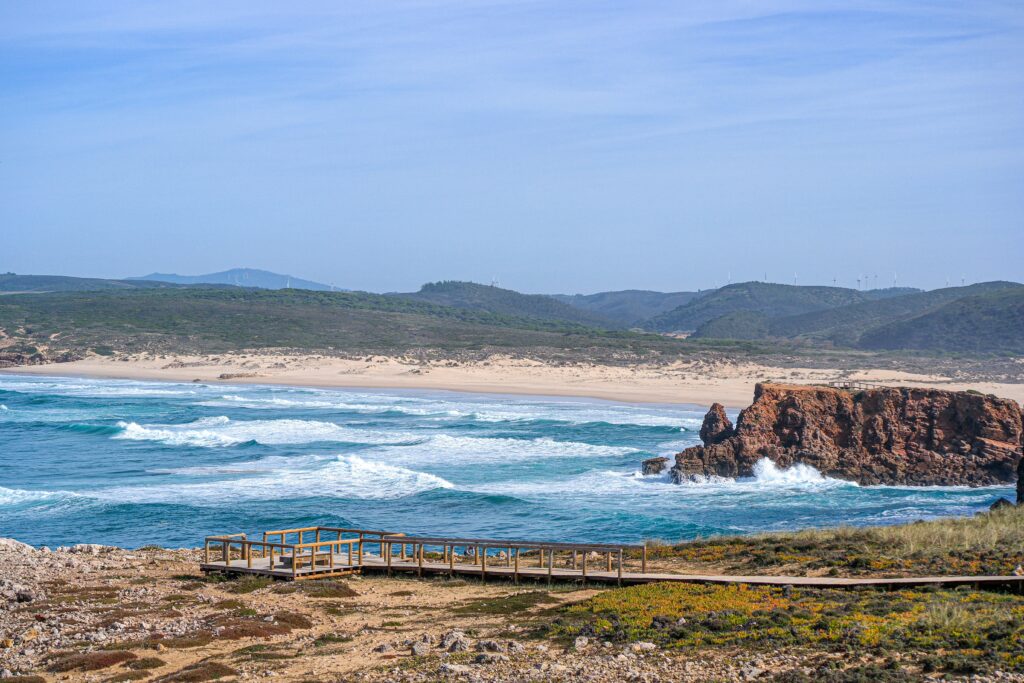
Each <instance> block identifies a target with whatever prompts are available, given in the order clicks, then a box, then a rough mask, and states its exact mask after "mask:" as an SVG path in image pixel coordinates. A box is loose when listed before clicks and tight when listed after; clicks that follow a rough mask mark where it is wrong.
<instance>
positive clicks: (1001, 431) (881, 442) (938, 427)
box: [671, 384, 1024, 497]
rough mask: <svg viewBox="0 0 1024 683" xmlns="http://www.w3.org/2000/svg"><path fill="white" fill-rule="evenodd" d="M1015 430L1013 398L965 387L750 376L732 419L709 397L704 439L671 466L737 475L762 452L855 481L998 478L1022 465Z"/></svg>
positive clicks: (1018, 426) (979, 482)
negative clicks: (752, 380) (750, 396)
mask: <svg viewBox="0 0 1024 683" xmlns="http://www.w3.org/2000/svg"><path fill="white" fill-rule="evenodd" d="M1022 433H1024V425H1022V418H1021V409H1020V406H1018V405H1017V403H1016V402H1014V401H1011V400H1009V399H1001V398H996V397H994V396H984V395H982V394H978V393H974V392H958V391H944V390H941V389H897V388H880V389H869V390H864V391H848V390H845V389H834V388H829V387H813V386H790V385H777V384H759V385H757V388H756V389H755V391H754V402H753V404H752V405H750V406H749V407H748V408H746V409H745V410H743V411H742V412H741V413H740V416H739V419H738V420H737V422H736V426H735V428H732V426H731V425H730V424H729V421H728V419H727V418H726V417H725V412H724V410H722V408H721V406H718V405H717V404H716V405H715V406H712V409H711V411H709V412H708V414H707V416H706V417H705V418H704V426H703V427H702V428H701V440H702V441H703V442H704V445H703V446H693V447H691V448H688V449H686V450H685V451H683V452H682V453H679V454H678V455H676V464H675V466H674V467H673V468H672V470H671V472H672V477H673V479H675V480H676V481H685V480H688V479H691V478H694V477H703V476H710V475H717V476H723V477H743V476H750V475H751V474H752V473H753V468H754V464H755V463H756V462H757V461H758V460H760V459H761V458H769V459H771V460H772V461H774V462H775V463H776V464H777V465H779V466H780V467H789V466H791V465H794V464H796V463H804V464H807V465H811V466H812V467H814V468H816V469H817V470H818V471H819V472H821V473H822V474H824V475H826V476H830V477H837V478H840V479H846V480H849V481H856V482H859V483H861V484H911V485H921V486H926V485H940V486H949V485H969V486H985V485H991V484H1005V483H1008V482H1012V481H1014V479H1016V478H1017V469H1018V467H1020V469H1021V474H1022V475H1024V462H1022V461H1021V452H1022V443H1024V437H1022ZM1022 496H1024V488H1022V485H1021V484H1018V497H1022Z"/></svg>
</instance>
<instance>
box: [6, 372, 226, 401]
mask: <svg viewBox="0 0 1024 683" xmlns="http://www.w3.org/2000/svg"><path fill="white" fill-rule="evenodd" d="M3 386H4V388H6V389H8V390H10V391H16V392H19V393H24V394H66V395H70V396H96V397H108V398H116V397H118V396H125V397H135V396H138V397H144V396H157V397H159V396H166V397H171V396H181V397H189V396H194V395H196V394H198V393H200V392H201V391H202V390H203V389H206V388H207V387H205V386H202V385H195V384H180V383H172V382H136V381H130V380H89V379H67V378H62V377H52V378H46V379H33V380H25V379H21V378H4V381H3Z"/></svg>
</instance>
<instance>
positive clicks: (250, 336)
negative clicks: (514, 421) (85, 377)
mask: <svg viewBox="0 0 1024 683" xmlns="http://www.w3.org/2000/svg"><path fill="white" fill-rule="evenodd" d="M5 336H6V337H9V338H10V339H9V340H8V343H10V340H11V339H13V340H17V343H18V345H19V347H22V348H24V347H27V346H33V347H38V348H43V347H48V348H56V349H64V350H70V351H75V352H87V351H90V350H92V351H99V352H103V353H110V352H117V351H140V350H154V351H159V350H169V349H175V350H179V351H188V350H192V351H202V352H222V351H230V350H238V349H259V348H280V347H287V348H301V349H311V350H337V351H342V352H346V353H378V352H379V353H405V352H408V351H412V350H418V349H430V350H435V351H440V352H460V351H467V350H469V351H479V350H491V351H502V350H504V351H506V352H508V351H511V350H522V349H531V350H534V351H542V350H549V351H551V352H552V353H555V354H557V353H559V352H571V353H572V354H576V355H579V354H582V355H583V356H585V357H592V358H594V359H601V358H608V357H610V356H614V355H617V354H627V355H628V354H634V353H637V354H641V355H645V354H655V355H657V354H660V353H663V352H664V353H679V352H680V351H681V346H680V344H679V341H678V340H674V339H670V338H665V337H660V336H656V335H648V334H636V333H631V332H624V331H610V330H598V329H594V328H588V327H584V326H581V325H575V324H572V323H564V322H557V321H545V320H539V319H536V318H521V317H516V316H508V315H498V314H495V313H489V312H486V311H478V310H472V309H468V308H455V307H449V306H439V305H437V304H432V303H429V302H425V301H417V300H410V299H406V298H403V297H395V296H383V295H379V294H367V293H364V292H311V291H305V290H278V291H275V290H260V289H241V288H234V287H231V288H221V289H195V288H186V289H166V288H156V289H138V290H129V291H124V292H104V291H100V292H67V293H53V294H19V295H10V296H4V297H0V340H2V339H3V338H4V337H5ZM26 350H27V349H26Z"/></svg>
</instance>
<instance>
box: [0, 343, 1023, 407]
mask: <svg viewBox="0 0 1024 683" xmlns="http://www.w3.org/2000/svg"><path fill="white" fill-rule="evenodd" d="M0 372H7V373H17V374H38V375H51V376H72V377H93V378H105V379H131V380H163V381H174V382H192V381H199V382H209V383H225V384H282V385H292V386H311V387H348V388H370V389H431V390H448V391H462V392H480V393H498V394H518V395H533V396H579V397H587V398H596V399H603V400H610V401H622V402H632V403H680V404H696V405H710V404H711V403H713V402H715V401H717V402H719V403H722V404H724V405H725V406H726V407H729V408H743V407H745V406H747V405H748V404H749V403H750V400H751V398H752V396H753V393H754V385H755V384H756V383H758V382H762V381H782V382H788V383H822V382H828V381H832V380H862V381H870V382H879V383H882V384H887V385H895V386H936V387H940V388H946V389H955V390H967V389H973V390H976V391H980V392H982V393H986V394H995V395H996V396H1000V397H1003V398H1011V399H1014V400H1016V401H1017V402H1019V403H1024V384H1008V383H1007V384H999V383H986V382H975V383H964V382H954V381H952V380H950V379H949V378H948V377H943V376H941V375H920V374H911V373H906V372H897V371H892V370H862V371H857V372H841V371H838V370H827V369H824V370H823V369H811V368H776V367H768V366H764V365H756V364H750V363H737V362H717V363H711V362H707V361H696V362H691V363H674V364H671V365H632V366H608V365H596V364H574V365H551V364H545V363H542V362H539V361H535V360H530V359H523V358H511V357H502V356H495V357H491V358H490V359H488V360H486V361H479V362H459V361H453V360H441V361H436V362H422V361H419V360H414V359H409V358H400V357H385V356H370V357H365V358H362V359H346V358H336V357H329V356H321V355H284V354H253V353H240V354H220V355H206V356H183V355H168V356H132V357H124V358H106V357H99V356H96V357H91V358H87V359H84V360H80V361H74V362H71V363H54V364H51V365H34V366H26V367H17V368H7V369H4V370H2V371H0Z"/></svg>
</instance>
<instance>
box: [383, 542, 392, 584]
mask: <svg viewBox="0 0 1024 683" xmlns="http://www.w3.org/2000/svg"><path fill="white" fill-rule="evenodd" d="M387 546H388V562H387V565H388V576H391V541H388V543H387ZM383 547H384V545H383V544H381V549H383Z"/></svg>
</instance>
